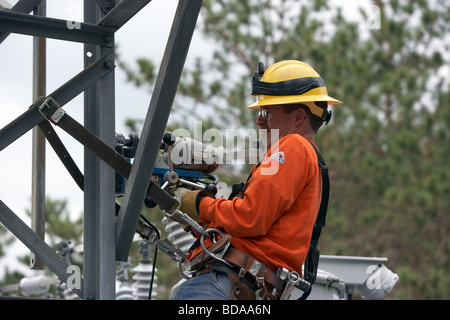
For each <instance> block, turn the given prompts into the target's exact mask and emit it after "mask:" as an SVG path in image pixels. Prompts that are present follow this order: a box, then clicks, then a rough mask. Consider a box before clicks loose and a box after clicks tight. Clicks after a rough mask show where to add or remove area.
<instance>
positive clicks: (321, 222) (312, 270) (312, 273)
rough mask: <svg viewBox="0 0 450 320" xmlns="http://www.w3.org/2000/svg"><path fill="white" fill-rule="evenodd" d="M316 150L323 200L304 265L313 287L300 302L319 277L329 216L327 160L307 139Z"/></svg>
mask: <svg viewBox="0 0 450 320" xmlns="http://www.w3.org/2000/svg"><path fill="white" fill-rule="evenodd" d="M306 140H307V141H308V142H309V143H310V144H311V145H312V146H313V148H314V150H315V151H316V154H317V158H318V159H319V166H320V168H321V172H322V198H321V202H320V207H319V213H318V214H317V218H316V222H315V223H314V227H313V232H312V236H311V243H310V245H309V250H308V253H307V254H306V259H305V263H304V270H303V278H304V279H305V280H306V281H308V282H309V283H310V284H311V286H310V287H309V290H308V291H306V292H305V293H303V295H302V296H301V297H300V298H299V300H305V299H306V298H307V297H308V296H309V294H310V293H311V288H312V285H313V284H314V282H315V281H316V277H317V269H318V266H319V257H320V251H319V248H318V244H319V237H320V233H321V232H322V227H324V226H325V220H326V216H327V209H328V199H329V196H330V177H329V174H328V166H327V164H326V163H325V160H324V159H323V158H322V155H321V154H320V152H319V150H317V148H316V146H315V145H314V143H312V142H311V141H309V140H308V139H306Z"/></svg>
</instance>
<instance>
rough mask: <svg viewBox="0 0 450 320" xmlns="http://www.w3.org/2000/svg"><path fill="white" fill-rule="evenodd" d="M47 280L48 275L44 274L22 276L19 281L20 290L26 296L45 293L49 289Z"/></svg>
mask: <svg viewBox="0 0 450 320" xmlns="http://www.w3.org/2000/svg"><path fill="white" fill-rule="evenodd" d="M45 280H47V277H46V276H44V275H39V276H34V277H30V278H22V280H20V283H19V290H20V292H21V293H22V294H23V295H24V296H30V295H33V294H34V295H35V294H44V293H46V292H47V291H48V289H49V285H48V284H47V283H46V281H45Z"/></svg>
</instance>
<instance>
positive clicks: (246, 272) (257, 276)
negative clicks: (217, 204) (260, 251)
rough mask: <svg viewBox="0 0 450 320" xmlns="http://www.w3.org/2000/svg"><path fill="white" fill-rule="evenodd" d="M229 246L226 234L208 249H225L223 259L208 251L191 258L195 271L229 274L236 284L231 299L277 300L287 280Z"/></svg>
mask: <svg viewBox="0 0 450 320" xmlns="http://www.w3.org/2000/svg"><path fill="white" fill-rule="evenodd" d="M227 245H229V237H222V238H221V239H220V240H218V241H217V242H216V243H214V244H213V245H211V246H210V247H209V248H208V251H209V252H211V253H217V252H222V253H223V252H224V253H223V255H222V257H221V258H222V260H224V261H225V262H226V263H224V262H222V261H219V260H216V259H214V258H213V257H211V256H210V255H208V254H206V253H205V252H204V251H202V252H201V253H199V254H198V255H196V256H195V257H194V258H193V259H192V260H191V271H195V273H194V275H195V276H197V275H199V274H202V273H206V272H209V271H211V270H215V271H221V272H224V273H226V274H227V276H228V277H229V279H230V280H231V282H232V283H233V287H232V290H231V293H230V297H229V299H230V300H277V299H279V298H280V297H281V294H282V293H283V289H284V287H285V281H283V280H282V279H281V278H280V277H279V276H278V275H277V274H276V273H275V272H274V271H272V270H270V269H268V268H267V267H266V266H265V264H264V263H262V262H260V261H258V260H256V259H255V258H253V257H252V256H250V255H249V254H247V253H245V252H242V251H240V250H238V249H236V248H234V247H231V246H230V247H228V248H227V247H226V246H227Z"/></svg>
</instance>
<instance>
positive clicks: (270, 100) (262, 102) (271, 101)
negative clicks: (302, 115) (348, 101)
mask: <svg viewBox="0 0 450 320" xmlns="http://www.w3.org/2000/svg"><path fill="white" fill-rule="evenodd" d="M314 101H325V102H328V104H342V103H343V102H342V101H339V100H337V99H335V98H332V97H330V96H328V95H326V96H324V95H317V96H315V95H308V96H307V97H305V96H302V95H299V96H282V97H277V96H264V97H263V98H262V99H259V100H258V99H257V100H256V101H255V102H254V103H252V104H250V105H248V106H247V107H246V108H247V109H259V108H260V107H266V106H273V105H282V104H294V103H302V102H314Z"/></svg>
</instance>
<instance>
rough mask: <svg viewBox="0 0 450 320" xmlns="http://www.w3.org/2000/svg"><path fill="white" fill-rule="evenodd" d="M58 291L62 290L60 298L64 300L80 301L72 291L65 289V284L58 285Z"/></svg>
mask: <svg viewBox="0 0 450 320" xmlns="http://www.w3.org/2000/svg"><path fill="white" fill-rule="evenodd" d="M60 290H62V298H63V299H65V300H80V297H79V296H78V295H77V294H76V293H75V292H73V290H72V289H70V288H69V287H67V284H65V283H64V282H63V283H61V285H60Z"/></svg>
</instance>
